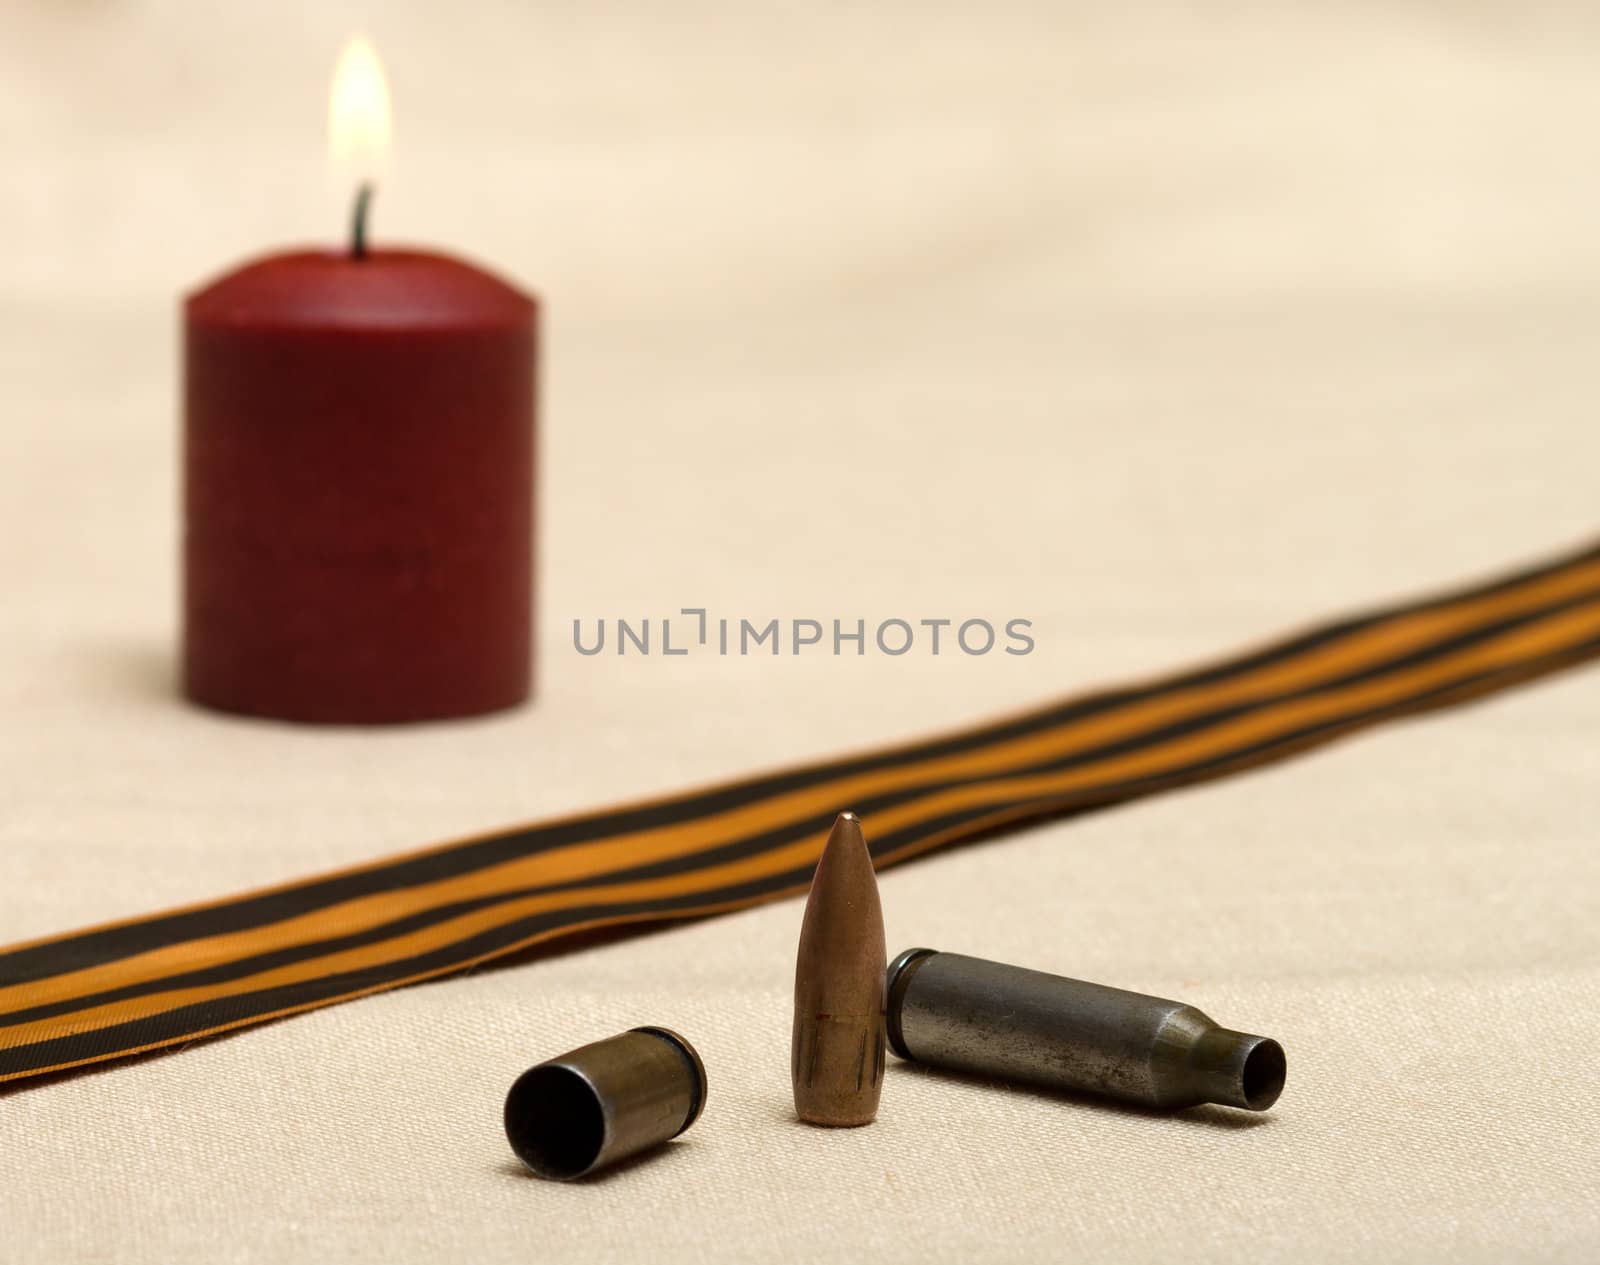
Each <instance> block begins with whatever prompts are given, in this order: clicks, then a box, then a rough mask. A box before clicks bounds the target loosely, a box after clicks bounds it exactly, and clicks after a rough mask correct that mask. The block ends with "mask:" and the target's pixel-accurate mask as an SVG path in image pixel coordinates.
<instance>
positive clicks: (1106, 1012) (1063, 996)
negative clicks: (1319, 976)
mask: <svg viewBox="0 0 1600 1265" xmlns="http://www.w3.org/2000/svg"><path fill="white" fill-rule="evenodd" d="M888 992H889V1001H888V1031H889V1044H890V1045H891V1046H892V1047H893V1049H894V1052H895V1053H896V1054H898V1055H899V1056H900V1057H901V1058H903V1059H910V1060H913V1061H915V1062H919V1063H927V1064H930V1065H932V1066H935V1067H948V1068H954V1069H957V1070H959V1071H964V1072H973V1073H977V1074H979V1075H983V1076H993V1077H1003V1078H1006V1079H1010V1080H1016V1081H1022V1082H1025V1083H1028V1084H1034V1085H1044V1086H1048V1087H1051V1088H1056V1089H1069V1090H1078V1091H1082V1092H1087V1093H1094V1094H1103V1095H1105V1096H1107V1097H1110V1098H1119V1099H1122V1100H1124V1101H1127V1102H1135V1103H1142V1104H1143V1105H1145V1106H1147V1107H1162V1108H1178V1107H1192V1106H1196V1105H1198V1104H1200V1103H1223V1104H1226V1105H1227V1106H1230V1107H1243V1108H1246V1109H1247V1110H1250V1111H1265V1110H1266V1109H1267V1108H1268V1107H1270V1106H1272V1104H1273V1103H1274V1102H1276V1101H1277V1099H1278V1095H1279V1094H1280V1093H1281V1092H1282V1090H1283V1081H1284V1075H1285V1062H1284V1055H1283V1048H1282V1047H1281V1046H1280V1045H1279V1044H1278V1043H1277V1042H1276V1041H1274V1040H1272V1039H1271V1038H1269V1037H1258V1036H1252V1035H1250V1034H1249V1033H1245V1032H1234V1031H1233V1030H1232V1029H1229V1028H1223V1027H1219V1026H1218V1025H1217V1024H1216V1023H1215V1022H1214V1021H1213V1020H1211V1019H1210V1018H1209V1017H1208V1016H1206V1015H1204V1014H1202V1013H1201V1012H1200V1011H1198V1010H1196V1009H1195V1008H1194V1007H1193V1006H1186V1005H1184V1004H1183V1003H1182V1002H1176V1001H1167V1000H1164V999H1163V998H1160V997H1147V996H1145V995H1143V994H1141V993H1130V992H1125V991H1124V990H1122V989H1120V988H1107V987H1105V986H1104V985H1101V984H1086V983H1084V982H1083V981H1082V980H1075V979H1065V978H1063V977H1061V976H1059V975H1047V974H1045V973H1044V972H1042V971H1029V970H1025V969H1023V968H1022V967H1018V966H1006V965H1003V964H1002V963H999V962H986V961H984V960H983V959H981V958H970V957H965V956H963V955H962V954H959V953H940V952H938V951H937V950H934V949H907V950H906V951H905V952H904V953H902V954H900V955H899V956H898V957H896V958H895V960H894V961H893V963H891V964H890V966H889V975H888Z"/></svg>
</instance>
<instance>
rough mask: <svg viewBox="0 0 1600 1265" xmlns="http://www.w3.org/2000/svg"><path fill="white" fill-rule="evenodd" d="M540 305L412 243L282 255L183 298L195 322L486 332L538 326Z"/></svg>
mask: <svg viewBox="0 0 1600 1265" xmlns="http://www.w3.org/2000/svg"><path fill="white" fill-rule="evenodd" d="M536 309H537V300H536V299H535V298H534V297H533V296H531V295H529V294H527V293H525V292H524V291H522V290H520V289H518V288H517V287H515V286H513V285H512V284H511V283H510V282H508V281H506V280H504V279H502V278H501V277H499V276H496V275H495V274H494V273H491V272H488V271H486V270H485V269H483V268H481V267H479V266H478V265H476V264H472V263H468V262H467V261H465V260H462V259H458V258H456V257H454V256H451V255H445V254H440V253H437V252H433V251H425V250H420V249H416V248H412V247H403V246H402V247H384V248H382V249H374V250H372V251H370V252H369V253H368V254H367V255H366V256H365V257H363V258H361V259H355V258H352V257H351V256H350V255H349V254H348V253H346V252H342V251H336V250H329V249H315V248H308V249H299V250H287V251H278V252H275V253H273V254H269V255H265V256H262V257H260V258H257V259H253V260H250V261H248V262H246V263H244V264H242V265H241V266H239V267H238V268H235V269H233V270H232V271H230V272H227V273H225V274H223V275H222V276H220V277H217V278H216V279H214V280H212V281H209V282H207V283H206V284H205V285H203V286H201V287H200V288H199V289H197V290H194V291H193V292H191V293H190V294H189V295H188V296H187V298H186V299H185V301H184V312H185V316H186V318H187V320H188V321H189V323H190V324H192V325H223V326H233V327H262V328H340V329H344V328H348V329H370V330H386V329H418V328H422V329H484V328H492V327H497V326H505V327H516V326H522V325H527V324H529V323H531V322H532V320H533V317H534V313H535V311H536Z"/></svg>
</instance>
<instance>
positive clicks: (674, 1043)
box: [629, 1026, 706, 1137]
mask: <svg viewBox="0 0 1600 1265" xmlns="http://www.w3.org/2000/svg"><path fill="white" fill-rule="evenodd" d="M629 1031H630V1032H642V1033H644V1034H645V1035H646V1036H650V1037H656V1038H657V1039H659V1040H662V1041H665V1042H666V1043H667V1044H668V1045H670V1046H671V1047H672V1048H673V1049H674V1050H676V1051H677V1052H678V1054H679V1056H680V1057H682V1059H683V1061H684V1062H685V1063H687V1064H688V1065H689V1074H690V1076H691V1077H692V1078H693V1080H694V1096H693V1097H692V1098H691V1099H690V1100H689V1112H688V1114H687V1115H686V1116H684V1118H683V1123H682V1124H681V1125H679V1126H678V1133H674V1134H673V1135H672V1136H673V1137H677V1136H678V1134H679V1133H682V1132H683V1131H684V1130H685V1129H687V1128H688V1127H689V1126H690V1125H692V1124H693V1123H694V1122H695V1121H696V1120H698V1119H700V1113H701V1112H702V1111H704V1110H705V1109H706V1065H705V1063H704V1062H702V1061H701V1058H700V1051H699V1050H697V1049H695V1048H694V1046H692V1045H690V1044H689V1041H688V1039H687V1038H686V1037H683V1036H681V1035H680V1034H679V1033H676V1032H674V1031H673V1030H672V1029H671V1028H661V1027H655V1026H646V1027H643V1028H630V1029H629Z"/></svg>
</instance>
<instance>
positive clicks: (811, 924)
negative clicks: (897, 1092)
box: [789, 813, 886, 1125]
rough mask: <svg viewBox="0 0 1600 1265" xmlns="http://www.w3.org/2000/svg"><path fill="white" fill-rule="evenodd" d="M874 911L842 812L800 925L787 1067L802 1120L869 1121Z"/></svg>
mask: <svg viewBox="0 0 1600 1265" xmlns="http://www.w3.org/2000/svg"><path fill="white" fill-rule="evenodd" d="M885 956H886V955H885V951H884V940H883V910H882V908H881V907H880V905H879V904H878V880H877V877H876V876H875V875H874V874H873V870H872V854H871V853H869V852H868V851H867V843H866V840H865V839H864V838H863V837H862V834H861V823H860V822H859V821H858V820H856V818H855V816H854V814H852V813H843V814H841V815H840V816H839V818H838V820H837V821H835V822H834V823H833V830H832V832H831V833H830V834H829V835H828V841H827V843H826V844H825V845H824V847H823V849H822V859H821V860H820V861H818V862H817V872H816V875H815V876H814V877H813V878H812V880H811V895H810V896H809V897H808V898H807V899H806V913H805V919H804V921H803V922H802V924H801V927H800V951H799V953H798V955H797V957H796V960H795V972H794V1039H793V1041H792V1043H791V1046H790V1051H789V1070H790V1074H791V1079H792V1080H793V1083H794V1107H795V1111H796V1113H797V1114H798V1115H799V1117H800V1119H802V1120H804V1121H806V1123H808V1124H822V1125H858V1124H870V1123H871V1122H872V1120H873V1118H874V1117H875V1116H876V1115H877V1114H878V1095H879V1092H880V1091H881V1090H882V1087H883V1061H884V1032H883V987H884V974H883V972H884V958H885Z"/></svg>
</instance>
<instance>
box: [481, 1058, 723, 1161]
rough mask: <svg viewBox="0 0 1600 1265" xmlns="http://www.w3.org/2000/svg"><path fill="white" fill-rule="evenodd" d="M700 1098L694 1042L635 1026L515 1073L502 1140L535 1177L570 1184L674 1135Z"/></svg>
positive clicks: (701, 1075) (695, 1112) (702, 1078)
mask: <svg viewBox="0 0 1600 1265" xmlns="http://www.w3.org/2000/svg"><path fill="white" fill-rule="evenodd" d="M705 1101H706V1069H705V1066H704V1065H703V1064H702V1063H701V1062H700V1056H699V1055H698V1054H697V1053H695V1049H694V1047H693V1046H692V1045H690V1044H689V1043H688V1042H687V1041H685V1040H684V1039H683V1038H682V1037H680V1036H679V1035H678V1034H677V1033H676V1032H671V1031H669V1030H668V1029H666V1028H634V1029H633V1030H632V1031H629V1032H624V1033H622V1034H620V1035H618V1036H614V1037H610V1038H608V1039H607V1040H605V1041H596V1042H595V1043H594V1044H593V1045H586V1046H582V1047H580V1048H579V1049H576V1050H574V1051H572V1053H570V1054H563V1055H562V1056H561V1057H560V1058H556V1059H551V1060H550V1061H549V1062H548V1063H541V1064H539V1065H538V1066H537V1067H532V1068H529V1069H528V1070H527V1071H526V1072H524V1073H523V1074H522V1075H521V1076H519V1077H518V1078H517V1081H516V1084H514V1085H512V1087H511V1092H510V1093H509V1094H507V1095H506V1109H505V1123H506V1137H507V1138H508V1139H509V1140H510V1142H511V1149H512V1150H513V1151H515V1152H516V1153H517V1158H519V1159H520V1160H521V1161H522V1162H523V1163H524V1164H526V1165H527V1166H528V1167H529V1168H530V1169H532V1170H533V1171H534V1172H535V1173H537V1174H538V1175H539V1176H540V1177H550V1178H555V1179H556V1180H558V1181H567V1180H569V1179H571V1178H574V1177H583V1176H585V1175H586V1174H588V1173H593V1172H595V1171H596V1170H597V1169H602V1168H605V1167H607V1166H608V1165H611V1164H615V1163H616V1162H617V1161H618V1160H620V1159H624V1158H626V1157H627V1156H629V1155H634V1154H636V1153H638V1152H639V1151H643V1150H645V1149H646V1148H647V1147H652V1146H655V1145H656V1144H658V1143H661V1142H665V1141H666V1140H667V1139H668V1138H675V1137H677V1136H678V1134H680V1133H682V1132H683V1131H684V1130H685V1129H687V1128H688V1127H689V1126H690V1125H692V1124H693V1123H694V1122H695V1121H696V1120H697V1119H698V1118H699V1116H700V1111H701V1108H702V1107H704V1106H705Z"/></svg>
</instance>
